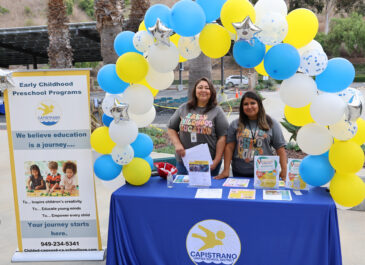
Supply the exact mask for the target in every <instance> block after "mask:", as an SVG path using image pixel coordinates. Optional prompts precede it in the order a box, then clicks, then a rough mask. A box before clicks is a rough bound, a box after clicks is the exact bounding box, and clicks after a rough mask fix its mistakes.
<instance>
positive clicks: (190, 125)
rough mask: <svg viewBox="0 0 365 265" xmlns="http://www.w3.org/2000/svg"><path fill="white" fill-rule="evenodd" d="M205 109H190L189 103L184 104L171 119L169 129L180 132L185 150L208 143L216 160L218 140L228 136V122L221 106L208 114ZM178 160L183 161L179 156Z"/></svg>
mask: <svg viewBox="0 0 365 265" xmlns="http://www.w3.org/2000/svg"><path fill="white" fill-rule="evenodd" d="M205 109H206V108H202V107H196V108H195V109H188V106H187V103H184V104H183V105H181V106H180V107H179V109H177V110H176V111H175V113H174V114H173V115H172V117H171V118H170V121H169V124H168V128H170V129H173V130H175V131H177V132H178V134H179V138H180V141H181V143H182V145H183V146H184V148H185V149H187V148H191V147H194V146H196V145H199V144H204V143H207V144H208V146H209V151H210V155H211V156H212V159H214V157H215V151H216V144H217V141H218V138H219V137H221V136H224V135H227V129H228V120H227V117H226V115H225V114H224V112H223V110H222V108H221V107H219V106H216V107H214V108H213V109H211V110H209V111H208V112H207V113H204V111H205ZM176 159H177V160H178V161H181V157H179V156H178V155H177V154H176Z"/></svg>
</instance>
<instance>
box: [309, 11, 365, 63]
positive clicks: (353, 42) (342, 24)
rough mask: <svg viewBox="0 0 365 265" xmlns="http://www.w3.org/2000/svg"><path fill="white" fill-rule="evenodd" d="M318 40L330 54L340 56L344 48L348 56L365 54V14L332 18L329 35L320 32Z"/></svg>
mask: <svg viewBox="0 0 365 265" xmlns="http://www.w3.org/2000/svg"><path fill="white" fill-rule="evenodd" d="M316 40H317V41H318V42H319V43H321V44H322V46H323V48H324V50H325V51H326V53H327V54H328V55H331V56H339V55H340V52H341V50H342V49H343V50H344V51H345V52H346V53H347V55H348V56H352V57H354V56H364V55H365V21H364V18H363V16H361V15H359V14H357V13H352V14H351V15H350V16H349V17H346V18H334V19H332V20H331V30H330V32H329V33H328V35H325V34H323V33H319V34H317V36H316Z"/></svg>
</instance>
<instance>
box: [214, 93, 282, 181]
mask: <svg viewBox="0 0 365 265" xmlns="http://www.w3.org/2000/svg"><path fill="white" fill-rule="evenodd" d="M285 144H286V142H285V139H284V136H283V133H282V131H281V128H280V125H279V123H278V122H277V121H275V120H274V119H272V118H270V117H269V116H268V115H266V113H265V109H264V106H263V104H262V100H261V98H260V96H259V95H257V94H256V93H255V92H252V91H248V92H246V93H245V94H244V95H243V97H242V99H241V104H240V115H239V119H236V120H234V121H232V123H231V124H230V125H229V128H228V134H227V145H226V147H225V150H224V170H223V171H222V173H221V174H220V175H219V176H217V177H216V178H217V179H221V178H227V177H228V176H229V167H230V164H231V162H232V172H233V176H237V177H251V178H252V177H253V176H254V156H256V155H273V149H275V150H276V154H277V155H278V156H279V158H280V166H281V172H280V177H281V178H282V179H285V178H286V163H287V161H286V152H285Z"/></svg>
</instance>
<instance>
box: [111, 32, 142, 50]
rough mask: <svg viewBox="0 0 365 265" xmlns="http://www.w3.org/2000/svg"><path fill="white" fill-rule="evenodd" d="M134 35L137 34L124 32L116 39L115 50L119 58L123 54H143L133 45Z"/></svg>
mask: <svg viewBox="0 0 365 265" xmlns="http://www.w3.org/2000/svg"><path fill="white" fill-rule="evenodd" d="M134 34H135V33H134V32H132V31H122V32H121V33H119V34H118V35H117V36H116V37H115V39H114V50H115V52H116V53H117V54H118V56H121V55H122V54H124V53H127V52H137V53H139V54H142V53H141V52H140V51H138V50H137V49H136V48H135V47H134V44H133V37H134Z"/></svg>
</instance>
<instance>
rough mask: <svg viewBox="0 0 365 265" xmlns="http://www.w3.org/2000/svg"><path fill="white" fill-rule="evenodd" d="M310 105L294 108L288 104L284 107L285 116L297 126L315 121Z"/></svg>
mask: <svg viewBox="0 0 365 265" xmlns="http://www.w3.org/2000/svg"><path fill="white" fill-rule="evenodd" d="M310 105H311V104H308V105H307V106H304V107H302V108H292V107H290V106H287V105H286V106H285V108H284V115H285V118H286V119H287V120H288V122H289V123H291V124H293V125H295V126H304V125H306V124H308V123H313V122H314V120H313V119H312V116H311V114H310Z"/></svg>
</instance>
